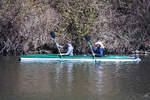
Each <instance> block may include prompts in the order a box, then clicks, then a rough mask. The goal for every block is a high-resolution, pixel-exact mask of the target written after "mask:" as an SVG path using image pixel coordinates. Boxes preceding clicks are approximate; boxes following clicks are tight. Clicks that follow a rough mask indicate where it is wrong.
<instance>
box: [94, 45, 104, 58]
mask: <svg viewBox="0 0 150 100" xmlns="http://www.w3.org/2000/svg"><path fill="white" fill-rule="evenodd" d="M95 45H96V48H93V51H94V53H95V57H102V56H104V45H103V44H102V42H96V43H95Z"/></svg>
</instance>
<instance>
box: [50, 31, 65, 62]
mask: <svg viewBox="0 0 150 100" xmlns="http://www.w3.org/2000/svg"><path fill="white" fill-rule="evenodd" d="M50 35H51V37H52V38H53V39H54V42H55V44H56V47H57V49H58V52H59V54H60V58H61V60H62V61H63V57H62V54H61V52H60V49H59V47H58V45H57V42H56V38H55V37H56V36H55V33H54V32H50Z"/></svg>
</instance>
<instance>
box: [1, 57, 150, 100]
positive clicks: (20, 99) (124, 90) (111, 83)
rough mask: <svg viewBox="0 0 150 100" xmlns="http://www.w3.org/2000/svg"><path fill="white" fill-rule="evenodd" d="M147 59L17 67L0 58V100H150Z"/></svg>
mask: <svg viewBox="0 0 150 100" xmlns="http://www.w3.org/2000/svg"><path fill="white" fill-rule="evenodd" d="M149 59H150V56H147V57H142V61H141V62H140V63H135V62H132V63H127V62H126V63H112V62H111V63H100V62H97V63H96V64H95V63H87V62H86V63H77V62H76V63H73V62H72V63H71V62H65V63H59V62H52V63H20V62H19V61H17V57H0V100H150V66H149V65H150V60H149Z"/></svg>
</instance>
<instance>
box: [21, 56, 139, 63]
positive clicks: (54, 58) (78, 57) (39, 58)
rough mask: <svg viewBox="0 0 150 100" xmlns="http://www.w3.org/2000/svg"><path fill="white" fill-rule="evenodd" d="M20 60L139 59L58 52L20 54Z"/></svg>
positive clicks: (135, 59) (137, 59) (134, 59)
mask: <svg viewBox="0 0 150 100" xmlns="http://www.w3.org/2000/svg"><path fill="white" fill-rule="evenodd" d="M20 60H21V62H41V61H42V62H43V61H105V62H107V61H141V59H140V58H136V57H130V56H116V55H109V56H103V57H92V56H85V55H75V56H62V58H61V56H60V55H58V54H35V55H23V56H20Z"/></svg>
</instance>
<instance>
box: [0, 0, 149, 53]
mask: <svg viewBox="0 0 150 100" xmlns="http://www.w3.org/2000/svg"><path fill="white" fill-rule="evenodd" d="M51 31H54V32H55V34H56V39H57V42H58V43H59V44H61V45H64V44H65V42H66V39H70V40H72V45H73V46H74V53H75V54H76V55H77V54H87V53H90V48H89V46H88V43H87V41H86V40H85V39H84V35H85V34H88V35H89V36H90V37H91V42H92V43H93V44H94V43H95V42H97V41H101V42H103V44H104V45H105V54H147V53H149V52H150V1H149V0H44V1H43V0H1V1H0V55H22V54H48V53H55V54H56V53H58V51H57V48H56V46H55V43H54V41H53V40H52V38H51V36H50V32H51Z"/></svg>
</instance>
